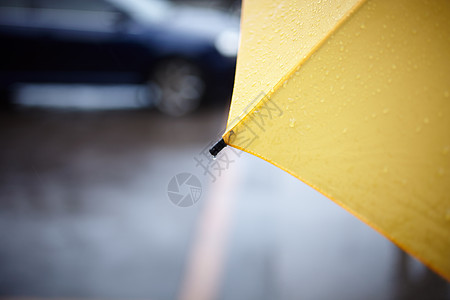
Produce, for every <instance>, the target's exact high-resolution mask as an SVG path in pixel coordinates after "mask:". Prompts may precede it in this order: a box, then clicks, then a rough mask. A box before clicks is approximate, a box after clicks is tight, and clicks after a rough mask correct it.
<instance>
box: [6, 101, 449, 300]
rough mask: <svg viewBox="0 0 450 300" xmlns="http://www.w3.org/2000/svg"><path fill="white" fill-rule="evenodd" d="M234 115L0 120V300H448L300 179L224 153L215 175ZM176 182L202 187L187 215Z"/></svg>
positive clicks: (56, 114) (28, 112) (50, 114)
mask: <svg viewBox="0 0 450 300" xmlns="http://www.w3.org/2000/svg"><path fill="white" fill-rule="evenodd" d="M226 111H227V108H226V107H219V108H216V109H214V110H210V111H202V112H200V113H197V114H195V115H193V116H190V117H184V118H178V119H175V118H168V117H165V116H162V115H160V114H158V113H155V112H151V111H139V110H128V111H127V110H125V111H120V110H117V111H77V110H75V111H74V110H36V109H19V110H16V111H15V112H12V113H11V112H10V113H5V112H3V113H1V114H0V141H1V147H0V298H16V297H31V298H52V299H54V298H65V299H67V298H70V299H155V300H158V299H160V300H165V299H177V298H178V299H196V300H201V299H222V300H228V299H230V300H231V299H233V300H234V299H246V300H250V299H450V287H449V284H448V283H446V282H445V281H444V280H443V279H441V278H440V277H439V276H437V275H435V274H434V273H432V272H431V271H429V270H428V269H427V268H426V267H424V266H423V265H422V264H421V263H419V262H418V261H416V260H414V259H413V258H411V257H409V256H408V255H407V254H404V253H403V252H402V251H401V250H399V249H398V248H397V247H396V246H395V245H393V244H392V243H391V242H389V241H388V240H387V239H385V238H384V237H382V236H381V235H380V234H378V233H377V232H375V231H374V230H373V229H371V228H369V227H368V226H367V225H365V224H363V223H362V222H361V221H359V220H358V219H356V218H355V217H353V216H352V215H350V214H349V213H348V212H346V211H345V210H344V209H342V208H340V207H339V206H337V205H336V204H334V203H333V202H332V201H330V200H328V199H327V198H325V197H324V196H322V195H321V194H319V193H318V192H316V191H315V190H313V189H312V188H310V187H308V186H306V185H305V184H303V183H301V182H300V181H298V180H297V179H295V178H293V177H292V176H290V175H288V174H286V173H285V172H283V171H281V170H279V169H277V168H276V167H274V166H272V165H270V164H269V163H267V162H265V161H262V160H260V159H258V158H255V157H252V156H251V155H248V154H245V153H240V152H234V151H232V149H230V148H229V147H227V148H226V149H225V150H224V151H225V152H224V153H226V155H227V157H228V162H227V164H226V165H224V161H221V162H220V163H221V164H222V166H221V168H219V167H217V166H218V165H219V162H218V161H209V160H208V158H207V157H206V156H204V155H203V150H204V149H205V148H206V147H207V146H208V145H209V143H210V142H213V141H215V139H217V138H218V134H220V132H221V130H223V128H224V126H225V120H226ZM202 164H207V165H208V166H209V167H208V168H202V166H201V165H202ZM214 166H216V167H214ZM180 173H189V174H192V175H194V176H195V177H196V178H198V180H199V182H200V185H201V186H200V187H201V194H200V195H199V196H198V199H195V200H196V201H195V202H196V203H195V204H193V205H191V206H189V207H179V206H177V205H175V204H174V203H173V202H172V201H171V200H170V198H169V195H168V190H167V189H168V184H169V182H170V180H171V179H172V178H173V176H175V175H177V174H180ZM188 191H189V190H182V189H180V191H179V193H180V194H183V193H188ZM197 195H198V194H197Z"/></svg>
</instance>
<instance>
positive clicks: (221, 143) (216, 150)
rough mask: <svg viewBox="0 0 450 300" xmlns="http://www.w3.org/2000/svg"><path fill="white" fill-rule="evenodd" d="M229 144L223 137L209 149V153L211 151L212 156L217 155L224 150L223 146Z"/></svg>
mask: <svg viewBox="0 0 450 300" xmlns="http://www.w3.org/2000/svg"><path fill="white" fill-rule="evenodd" d="M226 146H227V144H226V143H225V141H224V140H223V139H221V140H220V141H218V142H217V143H216V144H215V145H214V146H213V147H212V148H211V149H209V153H211V155H212V156H214V157H216V156H217V154H219V152H220V151H222V149H223V148H225V147H226Z"/></svg>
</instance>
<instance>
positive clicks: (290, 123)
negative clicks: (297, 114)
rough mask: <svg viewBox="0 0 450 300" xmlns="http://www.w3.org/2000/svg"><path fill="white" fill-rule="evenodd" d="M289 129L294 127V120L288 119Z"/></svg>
mask: <svg viewBox="0 0 450 300" xmlns="http://www.w3.org/2000/svg"><path fill="white" fill-rule="evenodd" d="M289 127H291V128H294V127H295V118H291V119H289Z"/></svg>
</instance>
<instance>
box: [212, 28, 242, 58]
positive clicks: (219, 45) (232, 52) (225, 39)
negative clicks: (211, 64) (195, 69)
mask: <svg viewBox="0 0 450 300" xmlns="http://www.w3.org/2000/svg"><path fill="white" fill-rule="evenodd" d="M214 45H215V46H216V49H217V51H219V53H220V54H222V55H223V56H226V57H236V55H237V52H238V48H239V32H238V31H232V30H226V31H223V32H222V33H220V34H219V36H218V37H217V38H216V41H215V43H214Z"/></svg>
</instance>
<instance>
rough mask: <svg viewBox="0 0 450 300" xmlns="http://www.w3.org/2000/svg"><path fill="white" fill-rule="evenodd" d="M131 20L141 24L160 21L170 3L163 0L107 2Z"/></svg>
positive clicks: (167, 11) (116, 0)
mask: <svg viewBox="0 0 450 300" xmlns="http://www.w3.org/2000/svg"><path fill="white" fill-rule="evenodd" d="M108 2H110V3H112V4H113V5H115V6H116V7H119V8H121V9H123V11H124V12H126V13H128V14H129V15H130V16H132V17H133V18H136V19H139V20H140V21H143V22H156V21H159V20H162V19H164V18H165V17H166V15H167V14H168V13H169V11H170V8H171V6H172V4H171V3H169V2H168V1H164V0H108Z"/></svg>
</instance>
